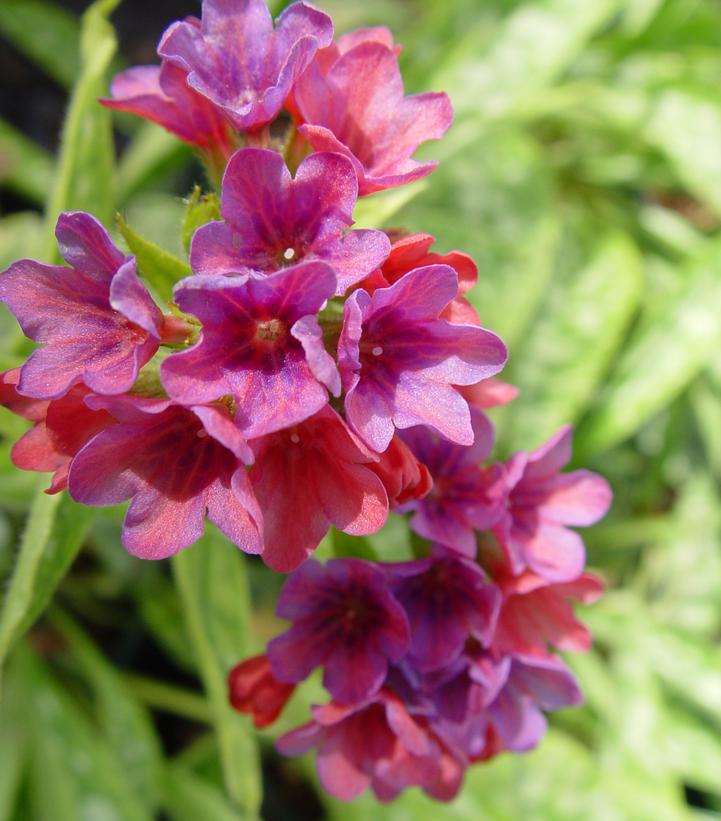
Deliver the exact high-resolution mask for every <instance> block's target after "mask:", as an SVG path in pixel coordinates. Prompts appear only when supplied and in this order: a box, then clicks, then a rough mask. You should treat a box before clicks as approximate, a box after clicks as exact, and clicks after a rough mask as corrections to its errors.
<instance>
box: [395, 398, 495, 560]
mask: <svg viewBox="0 0 721 821" xmlns="http://www.w3.org/2000/svg"><path fill="white" fill-rule="evenodd" d="M471 424H472V425H473V432H474V441H473V444H472V445H471V446H470V447H462V446H461V445H456V444H454V443H453V442H448V441H447V440H445V439H441V438H440V437H439V436H436V435H435V434H434V433H433V432H432V431H430V430H428V428H422V427H416V428H411V429H410V430H406V431H403V432H402V433H401V434H400V436H401V438H402V439H403V441H404V442H405V443H406V444H407V445H408V446H409V447H410V449H411V451H412V452H413V454H414V455H415V456H416V457H417V458H418V459H419V460H420V461H421V462H422V463H423V464H424V465H425V466H426V467H427V468H428V470H429V471H430V474H431V476H432V477H433V487H432V488H431V490H430V492H429V493H428V494H427V495H426V496H425V497H424V498H422V499H418V500H417V501H415V500H414V501H412V502H410V503H409V504H406V505H404V506H403V507H402V510H403V511H404V512H406V511H409V510H411V511H413V516H412V518H411V520H410V527H411V529H412V530H414V531H415V532H416V533H418V535H419V536H423V538H424V539H428V540H430V541H432V542H437V543H439V544H442V545H443V546H444V547H446V548H449V549H450V550H454V551H457V552H458V553H460V554H462V555H464V556H467V557H468V558H471V559H472V558H474V557H475V555H476V549H477V548H476V534H475V532H474V529H477V530H486V529H487V528H489V527H490V526H491V525H493V524H494V523H495V522H497V521H498V519H499V518H500V517H501V515H502V513H503V510H504V504H505V501H506V488H505V484H504V483H503V471H502V470H501V469H500V468H498V467H493V468H489V469H484V468H482V467H480V465H481V462H483V461H484V460H485V459H486V458H487V456H488V454H489V453H490V451H491V448H492V447H493V427H492V425H491V423H490V422H489V421H488V418H487V417H486V416H485V415H484V414H483V413H481V411H478V410H476V409H475V408H473V407H471Z"/></svg>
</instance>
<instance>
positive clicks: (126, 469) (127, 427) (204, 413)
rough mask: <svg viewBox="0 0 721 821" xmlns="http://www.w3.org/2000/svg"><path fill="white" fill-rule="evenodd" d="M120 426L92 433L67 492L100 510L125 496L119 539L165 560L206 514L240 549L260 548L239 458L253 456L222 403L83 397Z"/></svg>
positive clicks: (257, 516) (258, 525) (191, 537)
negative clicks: (190, 404) (195, 404)
mask: <svg viewBox="0 0 721 821" xmlns="http://www.w3.org/2000/svg"><path fill="white" fill-rule="evenodd" d="M87 401H88V404H89V405H90V407H91V408H96V409H100V408H105V409H106V410H108V411H109V412H110V413H111V414H112V415H113V416H114V417H115V418H116V419H117V420H118V424H116V425H113V426H112V427H109V428H107V429H106V430H104V431H101V432H100V433H99V434H97V436H95V437H93V438H92V439H91V440H90V441H89V442H88V443H87V444H86V445H85V447H83V449H82V450H81V451H80V452H79V453H78V454H77V456H76V457H75V458H74V459H73V462H72V465H71V466H70V476H69V481H68V484H69V488H70V495H71V496H72V497H73V499H75V501H77V502H82V503H83V504H86V505H96V506H99V507H105V506H108V505H116V504H120V503H121V502H124V501H126V500H127V499H130V500H131V503H130V507H129V508H128V512H127V514H126V516H125V522H124V524H123V544H124V545H125V547H126V548H127V549H128V551H130V553H133V554H134V555H136V556H140V557H141V558H143V559H163V558H166V557H167V556H170V555H172V554H173V553H177V552H178V551H179V550H182V549H183V548H185V547H188V546H189V545H191V544H193V542H196V541H197V540H198V539H199V538H200V537H201V536H202V535H203V527H204V519H205V514H206V511H207V514H208V518H209V519H210V520H211V521H212V522H213V523H214V524H215V525H217V526H218V528H219V529H220V530H221V531H222V532H223V533H224V534H225V536H226V537H227V538H228V539H230V541H232V542H233V543H234V544H236V545H238V547H240V548H241V549H242V550H244V551H245V552H246V553H260V552H261V551H262V549H263V542H262V516H261V513H260V510H259V508H258V504H257V502H256V501H255V497H254V496H253V492H252V489H251V487H250V484H249V482H248V478H247V474H246V471H245V468H244V466H243V462H250V461H252V458H253V455H252V453H251V451H250V449H249V448H248V445H247V444H246V442H245V441H244V440H243V438H242V437H241V435H240V433H239V432H238V429H237V428H236V427H235V425H234V424H233V422H232V420H231V419H230V417H229V416H228V414H227V413H226V412H225V410H224V409H223V408H221V407H216V406H203V407H193V408H182V407H180V406H178V405H173V404H171V402H170V401H168V400H159V399H143V398H140V397H134V396H124V397H117V398H100V397H90V398H88V400H87Z"/></svg>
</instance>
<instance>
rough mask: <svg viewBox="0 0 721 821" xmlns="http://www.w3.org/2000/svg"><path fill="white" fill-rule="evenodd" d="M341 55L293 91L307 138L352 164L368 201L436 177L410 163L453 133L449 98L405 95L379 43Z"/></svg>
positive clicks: (427, 167) (391, 58)
mask: <svg viewBox="0 0 721 821" xmlns="http://www.w3.org/2000/svg"><path fill="white" fill-rule="evenodd" d="M350 44H351V42H350V41H349V42H348V45H350ZM337 55H338V58H337V59H336V60H335V62H332V64H331V57H332V56H335V55H333V54H329V53H325V54H323V53H321V56H320V57H319V59H318V60H317V61H315V62H313V63H311V65H310V66H309V68H308V69H307V70H306V71H305V73H304V74H303V75H302V76H301V78H300V79H299V80H298V82H297V83H296V85H295V87H294V89H293V99H292V103H291V109H292V110H293V111H294V112H295V113H296V116H297V117H298V120H299V122H300V126H299V129H298V130H299V131H300V133H301V134H302V135H303V137H305V138H306V139H307V140H308V142H310V144H311V145H312V146H313V149H314V150H315V151H337V152H338V153H340V154H344V155H345V156H346V157H348V158H349V159H350V160H351V161H352V163H353V166H354V168H355V170H356V174H357V175H358V182H359V192H360V194H361V195H362V196H363V195H366V194H371V193H373V192H374V191H380V190H382V189H384V188H394V187H396V186H398V185H404V184H406V183H409V182H413V180H417V179H419V178H420V177H424V176H426V175H427V174H430V172H431V171H433V169H434V168H435V167H436V163H419V162H416V161H415V160H413V159H411V157H412V155H413V153H414V152H415V151H416V149H417V148H418V146H419V145H420V144H421V143H424V142H425V141H426V140H437V139H440V137H442V136H443V135H444V134H445V132H446V131H447V130H448V128H449V127H450V124H451V120H452V119H453V112H452V109H451V104H450V101H449V99H448V97H447V96H446V95H445V94H416V95H414V96H411V97H406V96H404V90H403V80H402V79H401V74H400V70H399V68H398V59H397V57H396V55H395V53H394V52H393V50H392V49H391V48H389V47H388V45H387V44H386V43H384V42H381V41H380V40H379V39H376V40H365V41H363V40H362V39H361V42H359V43H358V44H354V45H353V47H351V48H349V49H348V50H347V51H346V50H345V47H344V46H342V47H341V48H339V49H338V51H337Z"/></svg>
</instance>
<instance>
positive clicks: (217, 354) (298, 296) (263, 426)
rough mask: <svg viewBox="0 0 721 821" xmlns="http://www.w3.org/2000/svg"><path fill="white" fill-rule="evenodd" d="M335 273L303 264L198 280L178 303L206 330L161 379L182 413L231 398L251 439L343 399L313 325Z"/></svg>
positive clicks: (188, 283) (166, 366)
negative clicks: (182, 408) (331, 400)
mask: <svg viewBox="0 0 721 821" xmlns="http://www.w3.org/2000/svg"><path fill="white" fill-rule="evenodd" d="M335 289H336V278H335V276H334V274H333V271H332V269H331V268H330V267H329V266H327V265H325V264H324V263H321V262H305V263H300V264H299V265H296V266H294V267H293V268H286V269H284V270H282V271H277V272H276V273H274V274H271V275H270V276H267V277H264V276H260V275H252V276H249V277H225V276H195V277H189V278H188V279H185V280H183V281H182V282H181V283H179V285H178V287H177V288H176V291H175V299H176V301H177V303H178V305H179V306H180V308H181V309H182V310H183V311H186V312H187V313H190V314H194V315H195V316H197V317H198V319H200V320H201V322H202V323H203V330H202V333H201V335H200V339H199V341H198V343H197V344H196V345H195V346H194V347H192V348H190V349H188V350H187V351H182V352H180V353H176V354H173V355H172V356H169V357H168V358H167V359H166V360H165V361H164V362H163V364H162V367H161V379H162V382H163V385H164V387H165V389H166V390H167V392H168V395H169V396H171V397H172V398H173V399H175V400H176V401H177V402H181V403H182V404H184V405H193V404H198V405H201V404H205V403H208V402H212V401H214V400H216V399H220V398H221V397H222V396H232V397H233V399H234V401H235V403H236V415H235V419H236V423H237V424H238V427H239V428H240V431H241V432H242V433H243V435H244V436H245V437H246V438H251V437H257V436H263V435H264V434H267V433H272V432H273V431H276V430H280V429H281V428H286V427H288V426H290V425H294V424H296V423H297V422H301V421H302V420H303V419H307V418H308V417H309V416H312V415H313V414H314V413H315V412H316V411H318V410H320V409H321V408H322V407H323V406H324V405H325V404H326V403H327V402H328V390H331V391H332V392H333V393H334V394H335V395H338V394H339V393H340V379H339V376H338V372H337V370H336V367H335V363H334V361H333V358H332V357H331V355H330V354H329V353H327V351H326V350H325V348H324V347H323V335H322V331H321V329H320V326H319V324H318V320H317V319H316V317H315V314H316V312H317V311H318V310H319V309H320V308H321V307H322V306H323V304H324V303H325V301H326V299H327V298H328V297H330V296H332V295H333V294H334V293H335Z"/></svg>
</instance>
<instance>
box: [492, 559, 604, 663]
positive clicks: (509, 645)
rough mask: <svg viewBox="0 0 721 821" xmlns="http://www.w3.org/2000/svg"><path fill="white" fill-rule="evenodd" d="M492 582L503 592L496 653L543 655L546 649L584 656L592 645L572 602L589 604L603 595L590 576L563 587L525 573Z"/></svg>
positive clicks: (601, 588) (528, 572) (601, 589)
mask: <svg viewBox="0 0 721 821" xmlns="http://www.w3.org/2000/svg"><path fill="white" fill-rule="evenodd" d="M493 575H494V580H495V581H496V583H497V584H499V585H500V587H501V590H502V592H503V605H502V607H501V612H500V615H499V617H498V626H497V628H496V635H495V638H494V648H495V649H496V651H497V652H498V653H502V654H509V653H523V654H526V655H533V654H538V653H545V652H546V651H547V649H548V648H549V647H556V648H558V649H559V650H566V651H568V652H574V653H583V652H585V651H586V650H588V649H589V648H590V646H591V634H590V632H589V631H588V628H587V627H586V626H585V625H583V624H581V622H579V621H578V619H576V617H575V615H574V612H573V607H572V606H571V604H570V600H571V599H576V600H577V601H580V602H583V604H591V603H592V602H594V601H596V599H598V598H599V596H600V595H601V593H602V592H603V582H602V581H601V580H600V579H599V578H597V577H596V576H593V575H591V574H590V573H583V574H582V575H581V576H579V577H578V579H575V580H574V581H572V582H566V583H565V584H552V583H551V582H549V581H548V580H547V579H544V578H543V577H542V576H538V575H536V574H535V573H532V572H531V571H530V570H526V571H525V572H524V573H522V574H521V575H520V576H510V575H506V576H502V577H500V578H499V576H498V574H496V573H495V572H494V574H493Z"/></svg>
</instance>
